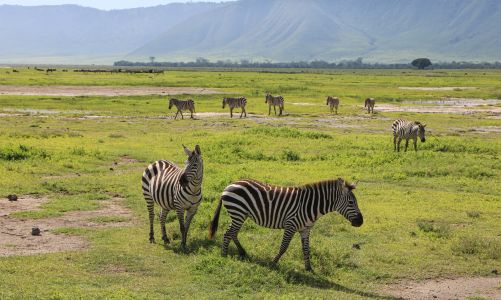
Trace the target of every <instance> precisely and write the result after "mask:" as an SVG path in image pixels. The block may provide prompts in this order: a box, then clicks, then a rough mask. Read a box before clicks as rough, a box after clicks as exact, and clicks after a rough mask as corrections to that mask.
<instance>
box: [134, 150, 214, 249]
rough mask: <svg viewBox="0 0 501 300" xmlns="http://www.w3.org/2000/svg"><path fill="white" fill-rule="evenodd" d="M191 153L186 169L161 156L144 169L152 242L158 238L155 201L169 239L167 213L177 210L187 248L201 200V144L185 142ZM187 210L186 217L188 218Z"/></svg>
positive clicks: (187, 151) (165, 236)
mask: <svg viewBox="0 0 501 300" xmlns="http://www.w3.org/2000/svg"><path fill="white" fill-rule="evenodd" d="M183 148H184V152H185V153H186V155H188V160H187V161H186V166H185V168H184V169H181V168H179V167H178V166H176V165H175V164H174V163H172V162H170V161H166V160H159V161H156V162H154V163H152V164H151V165H149V166H148V168H146V170H145V171H144V173H143V178H142V186H143V195H144V199H145V200H146V206H147V207H148V214H149V218H150V243H154V242H155V237H154V233H153V219H154V218H155V215H154V207H153V206H154V203H157V204H158V205H160V227H161V229H162V240H163V241H164V243H166V244H167V243H169V242H170V241H169V238H167V234H166V232H165V220H166V218H167V213H168V212H169V211H171V210H175V211H176V214H177V217H178V219H179V229H180V230H181V236H182V238H181V248H182V249H183V250H185V249H186V238H187V235H188V229H189V228H190V223H191V220H192V219H193V216H195V214H196V212H197V209H198V206H199V205H200V201H202V178H203V173H204V169H203V161H202V155H201V151H200V147H199V146H198V145H196V146H195V150H193V151H190V150H189V149H188V148H186V147H185V146H184V145H183ZM185 211H186V219H185V216H184V214H185Z"/></svg>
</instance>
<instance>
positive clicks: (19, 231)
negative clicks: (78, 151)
mask: <svg viewBox="0 0 501 300" xmlns="http://www.w3.org/2000/svg"><path fill="white" fill-rule="evenodd" d="M47 201H48V199H47V198H37V197H30V196H23V197H20V198H19V199H18V201H14V202H10V201H8V200H6V199H0V212H2V213H1V215H0V256H11V255H34V254H40V253H52V252H61V251H69V250H79V249H84V248H87V247H88V246H89V242H88V241H87V240H86V239H85V238H84V237H81V236H73V235H67V234H58V233H55V232H54V230H55V229H57V228H61V227H91V228H103V227H116V226H127V225H130V224H131V222H132V214H131V212H130V211H129V210H128V209H126V208H124V207H123V206H122V204H121V203H122V202H123V199H122V198H113V199H111V200H105V201H100V203H101V208H100V209H98V210H94V211H73V212H68V213H66V214H64V215H63V216H61V217H56V218H44V219H36V220H34V219H24V218H13V217H10V214H11V213H13V212H18V211H32V210H38V209H39V207H40V205H42V204H43V203H45V202H47ZM34 226H36V227H38V228H40V230H41V235H40V236H33V235H31V229H32V227H34Z"/></svg>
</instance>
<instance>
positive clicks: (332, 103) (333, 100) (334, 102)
mask: <svg viewBox="0 0 501 300" xmlns="http://www.w3.org/2000/svg"><path fill="white" fill-rule="evenodd" d="M326 105H329V107H330V109H331V113H332V112H333V111H334V108H335V109H336V115H337V108H338V106H339V98H338V97H331V96H328V97H327V103H326Z"/></svg>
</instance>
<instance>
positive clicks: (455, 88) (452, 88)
mask: <svg viewBox="0 0 501 300" xmlns="http://www.w3.org/2000/svg"><path fill="white" fill-rule="evenodd" d="M399 89H400V90H412V91H466V90H476V89H478V88H477V87H473V86H442V87H414V86H401V87H399Z"/></svg>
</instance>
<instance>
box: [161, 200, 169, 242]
mask: <svg viewBox="0 0 501 300" xmlns="http://www.w3.org/2000/svg"><path fill="white" fill-rule="evenodd" d="M168 213H169V211H168V210H166V209H164V208H161V209H160V228H161V229H162V240H163V241H164V244H168V243H170V241H169V238H168V237H167V231H166V230H165V220H166V219H167V214H168Z"/></svg>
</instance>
